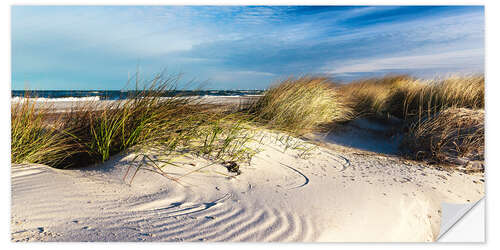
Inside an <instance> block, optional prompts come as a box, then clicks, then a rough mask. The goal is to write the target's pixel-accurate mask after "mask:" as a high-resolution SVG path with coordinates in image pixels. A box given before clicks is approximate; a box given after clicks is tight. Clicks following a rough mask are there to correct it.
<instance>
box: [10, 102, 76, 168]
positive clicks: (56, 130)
mask: <svg viewBox="0 0 500 250" xmlns="http://www.w3.org/2000/svg"><path fill="white" fill-rule="evenodd" d="M26 97H27V98H26V99H25V100H24V101H22V102H17V103H14V104H12V107H11V112H12V113H11V162H13V163H39V164H47V165H53V166H55V165H58V164H59V163H61V162H62V161H64V160H65V159H66V158H67V157H68V156H69V155H68V150H69V149H71V148H72V147H71V145H70V142H71V138H70V137H69V136H68V133H67V132H68V131H64V130H62V129H61V128H60V127H61V120H60V119H59V117H57V116H56V117H55V118H52V122H51V124H48V123H47V122H46V120H47V119H49V117H50V116H49V111H50V109H48V108H45V109H37V108H36V107H35V103H34V102H33V101H32V100H31V99H30V98H29V95H27V96H26Z"/></svg>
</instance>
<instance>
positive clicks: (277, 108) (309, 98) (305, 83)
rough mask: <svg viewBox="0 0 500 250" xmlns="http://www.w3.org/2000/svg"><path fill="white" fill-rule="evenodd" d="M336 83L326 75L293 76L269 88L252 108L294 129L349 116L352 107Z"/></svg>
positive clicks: (277, 124) (260, 117)
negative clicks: (343, 101) (343, 99)
mask: <svg viewBox="0 0 500 250" xmlns="http://www.w3.org/2000/svg"><path fill="white" fill-rule="evenodd" d="M335 86H336V85H335V84H334V83H333V82H332V81H331V80H329V79H328V78H325V77H314V76H303V77H299V78H294V77H290V78H288V79H285V80H283V81H280V82H278V83H276V84H274V85H273V86H272V87H271V88H269V89H268V90H267V91H266V92H265V93H264V96H263V97H261V98H260V99H259V100H258V101H257V102H256V103H255V104H254V105H253V107H252V108H251V109H250V112H251V113H252V114H254V115H255V117H256V118H257V119H258V120H260V121H263V122H264V123H265V124H266V125H268V126H270V127H272V128H277V129H282V130H287V131H291V132H294V133H301V132H304V131H309V130H312V129H314V128H316V127H317V126H318V125H321V124H325V123H332V122H335V121H340V120H345V119H347V117H348V115H349V110H348V108H347V107H346V106H345V105H344V104H343V103H342V102H341V100H340V98H339V95H338V94H337V92H336V90H335Z"/></svg>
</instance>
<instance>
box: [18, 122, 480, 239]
mask: <svg viewBox="0 0 500 250" xmlns="http://www.w3.org/2000/svg"><path fill="white" fill-rule="evenodd" d="M261 133H262V136H263V138H264V139H263V140H262V144H259V145H255V147H259V148H260V150H261V152H260V153H258V154H257V155H256V156H255V157H254V158H253V159H252V161H251V163H250V164H247V165H242V166H240V170H241V171H242V172H241V174H240V175H235V174H233V173H229V172H228V171H227V169H226V168H225V167H223V166H221V165H218V164H214V165H210V164H212V163H211V162H210V161H207V160H205V159H202V158H197V157H185V158H183V159H179V160H178V163H179V165H180V167H173V166H172V167H166V168H165V172H167V173H168V174H169V176H173V177H180V176H183V175H184V174H186V173H188V172H189V171H191V170H195V169H199V168H200V167H203V166H208V167H207V168H204V169H203V171H201V172H194V173H192V174H190V175H187V176H185V177H182V178H181V179H180V180H179V182H180V184H179V183H177V182H174V181H171V180H169V179H168V178H166V177H164V176H162V175H160V174H158V173H156V172H155V171H154V169H153V168H150V167H147V168H145V167H143V168H141V169H140V170H139V171H138V173H137V175H136V176H135V178H134V179H133V182H132V183H131V184H129V183H130V181H131V176H132V173H133V172H134V171H135V168H136V166H137V164H136V163H134V162H132V159H133V157H134V155H133V154H131V153H130V154H122V155H118V156H114V157H112V159H111V160H109V161H108V162H106V163H103V164H99V165H95V166H91V167H88V168H84V169H72V170H59V169H54V168H50V167H47V166H43V165H34V164H32V165H13V166H12V179H11V180H12V209H11V216H12V221H11V232H12V241H194V242H199V241H259V242H270V241H279V242H335V241H342V242H345V241H354V242H379V241H383V242H387V241H397V242H404V241H410V242H429V241H435V240H436V238H437V236H438V234H439V231H440V222H441V215H440V214H441V211H440V210H441V203H442V202H447V203H468V202H475V201H477V200H479V199H480V198H482V197H483V196H484V192H485V191H484V174H483V173H469V174H466V173H463V172H459V171H453V170H450V169H445V168H438V167H433V166H427V165H425V164H423V163H421V162H413V161H407V160H404V159H402V158H400V157H398V156H395V155H391V154H383V153H377V152H371V151H370V150H363V149H354V148H352V147H347V146H346V145H343V143H336V142H335V140H333V141H330V142H329V143H326V144H328V145H326V144H325V146H324V147H323V146H322V147H317V148H315V149H313V150H311V151H310V152H309V155H308V156H307V157H305V156H300V155H301V154H302V153H303V151H301V150H294V149H286V148H285V145H283V144H281V143H280V142H279V141H278V140H276V138H277V137H279V134H278V133H276V132H270V131H262V132H261ZM334 139H335V138H334ZM337 139H338V138H337ZM294 140H296V142H297V143H299V144H304V145H310V144H308V142H307V141H302V140H301V139H294ZM389 148H390V147H389ZM151 155H152V156H153V157H154V156H155V155H161V154H155V153H151ZM209 165H210V166H209ZM129 167H130V168H131V169H130V171H129V172H128V175H127V176H126V173H127V169H128V168H129ZM222 173H224V174H222ZM124 176H125V181H124Z"/></svg>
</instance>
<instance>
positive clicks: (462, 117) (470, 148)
mask: <svg viewBox="0 0 500 250" xmlns="http://www.w3.org/2000/svg"><path fill="white" fill-rule="evenodd" d="M402 145H403V146H404V148H406V149H407V150H409V153H410V154H412V155H413V156H414V157H415V158H416V159H434V160H435V161H437V162H456V160H455V159H464V160H465V161H469V160H479V161H483V160H484V111H483V110H472V109H466V108H449V109H446V110H443V111H441V112H439V113H437V114H434V115H432V116H428V117H425V118H424V119H421V120H419V121H418V122H416V123H412V124H411V125H410V127H409V131H408V133H406V134H405V137H404V139H403V143H402Z"/></svg>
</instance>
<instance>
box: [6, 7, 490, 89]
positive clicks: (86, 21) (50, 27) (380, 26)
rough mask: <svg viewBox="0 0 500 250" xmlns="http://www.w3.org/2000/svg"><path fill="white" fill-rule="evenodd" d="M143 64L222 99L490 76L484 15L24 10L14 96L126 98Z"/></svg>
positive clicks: (19, 18) (19, 11) (362, 10)
mask: <svg viewBox="0 0 500 250" xmlns="http://www.w3.org/2000/svg"><path fill="white" fill-rule="evenodd" d="M137 64H140V66H141V69H142V70H143V73H144V75H148V74H152V73H153V72H157V71H160V70H162V69H164V68H168V69H170V70H172V71H182V72H186V76H187V78H196V79H200V80H208V81H210V82H211V83H212V84H211V86H212V88H219V89H227V88H237V89H243V88H250V89H253V88H265V87H267V86H269V84H270V83H271V82H272V81H273V80H275V79H278V78H280V77H284V76H288V75H297V74H304V73H328V74H333V75H335V76H337V77H341V78H342V77H343V78H345V79H354V78H358V77H363V76H366V75H369V74H380V73H383V72H389V71H391V70H394V71H407V72H408V73H412V74H417V75H428V74H436V73H445V72H448V71H458V72H466V71H479V72H481V71H483V70H484V65H483V64H484V9H483V8H482V7H426V6H423V7H422V6H420V7H398V6H386V7H377V6H359V7H354V6H329V7H300V6H252V7H247V6H153V7H141V6H133V7H120V6H111V7H107V6H100V7H74V6H68V7H55V6H52V7H36V6H15V7H13V8H12V75H13V77H12V78H13V85H12V87H13V89H18V88H23V86H24V83H25V82H29V83H30V86H32V88H37V89H60V88H66V89H67V88H74V89H120V88H121V87H123V85H124V83H125V82H126V78H127V72H131V71H134V70H135V69H136V67H137Z"/></svg>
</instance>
